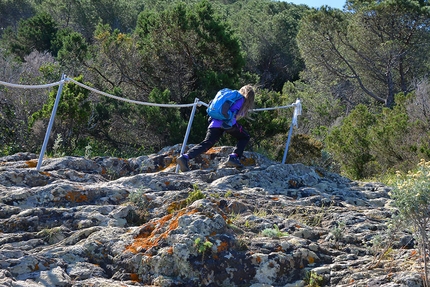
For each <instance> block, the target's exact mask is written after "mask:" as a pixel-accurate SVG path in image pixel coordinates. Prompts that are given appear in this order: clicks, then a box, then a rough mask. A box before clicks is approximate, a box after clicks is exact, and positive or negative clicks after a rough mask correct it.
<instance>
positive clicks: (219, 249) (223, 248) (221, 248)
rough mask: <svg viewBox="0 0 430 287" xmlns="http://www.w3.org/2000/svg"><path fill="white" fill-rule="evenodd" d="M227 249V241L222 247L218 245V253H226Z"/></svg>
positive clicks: (221, 244) (223, 242)
mask: <svg viewBox="0 0 430 287" xmlns="http://www.w3.org/2000/svg"><path fill="white" fill-rule="evenodd" d="M227 248H228V243H227V242H225V241H222V242H221V243H220V245H218V248H217V250H218V252H223V251H226V250H227Z"/></svg>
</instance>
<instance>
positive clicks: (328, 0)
mask: <svg viewBox="0 0 430 287" xmlns="http://www.w3.org/2000/svg"><path fill="white" fill-rule="evenodd" d="M283 1H285V2H289V3H293V4H297V5H300V4H305V5H308V6H309V7H313V8H320V7H321V6H323V5H327V6H329V7H331V8H337V9H342V8H343V5H345V3H346V0H283Z"/></svg>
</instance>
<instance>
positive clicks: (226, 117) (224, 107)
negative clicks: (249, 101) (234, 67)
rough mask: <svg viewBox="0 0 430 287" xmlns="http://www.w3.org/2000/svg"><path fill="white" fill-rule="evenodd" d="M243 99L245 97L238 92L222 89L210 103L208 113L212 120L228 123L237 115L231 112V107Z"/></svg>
mask: <svg viewBox="0 0 430 287" xmlns="http://www.w3.org/2000/svg"><path fill="white" fill-rule="evenodd" d="M242 97H243V96H242V95H241V94H240V93H239V92H238V91H236V90H230V89H227V88H225V89H222V90H220V91H219V92H218V93H217V94H216V96H215V98H214V99H213V100H212V101H211V102H210V103H209V107H208V108H207V109H206V112H207V113H208V115H209V116H210V117H211V118H212V119H217V120H222V121H224V122H226V123H228V122H230V120H231V119H232V118H233V117H234V116H236V115H235V113H233V112H232V111H230V107H231V105H232V104H234V102H236V101H237V100H239V99H240V98H242Z"/></svg>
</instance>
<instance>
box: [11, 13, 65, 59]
mask: <svg viewBox="0 0 430 287" xmlns="http://www.w3.org/2000/svg"><path fill="white" fill-rule="evenodd" d="M57 31H58V28H57V23H56V22H55V21H54V20H53V19H52V17H51V16H50V15H49V14H46V13H41V14H37V15H36V16H33V17H31V18H29V19H26V20H21V21H20V22H19V24H18V30H17V33H16V35H13V36H12V35H10V34H9V37H11V38H10V39H9V49H10V51H11V52H12V53H14V54H16V55H17V56H18V57H20V58H21V59H24V56H26V55H28V54H30V52H32V51H33V50H36V51H39V52H51V53H53V54H54V55H56V53H57V50H56V49H55V48H56V47H55V46H53V45H52V43H53V42H54V41H55V37H56V35H57Z"/></svg>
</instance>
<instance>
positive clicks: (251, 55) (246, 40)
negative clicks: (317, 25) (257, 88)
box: [224, 0, 307, 91]
mask: <svg viewBox="0 0 430 287" xmlns="http://www.w3.org/2000/svg"><path fill="white" fill-rule="evenodd" d="M226 10H227V11H225V12H224V13H225V16H224V17H225V18H226V20H227V21H229V22H230V23H231V26H232V27H233V28H234V29H235V31H236V32H237V35H238V37H239V38H240V41H241V43H242V47H243V49H244V51H245V52H246V67H245V69H246V70H247V71H249V72H251V73H254V74H258V75H260V83H259V84H260V85H261V86H262V87H263V88H265V89H269V90H272V89H273V90H275V91H281V89H282V86H283V84H284V83H285V82H286V81H293V80H296V79H298V77H299V72H300V71H301V70H302V69H303V68H304V64H303V61H302V58H301V56H300V53H299V50H298V47H297V44H296V40H295V38H296V35H297V31H298V23H299V20H300V19H301V17H302V16H303V15H304V14H305V12H306V11H307V10H306V9H305V7H299V6H295V5H291V4H288V3H286V2H281V1H279V2H275V1H261V0H258V1H237V2H236V3H234V4H233V5H228V6H226Z"/></svg>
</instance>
